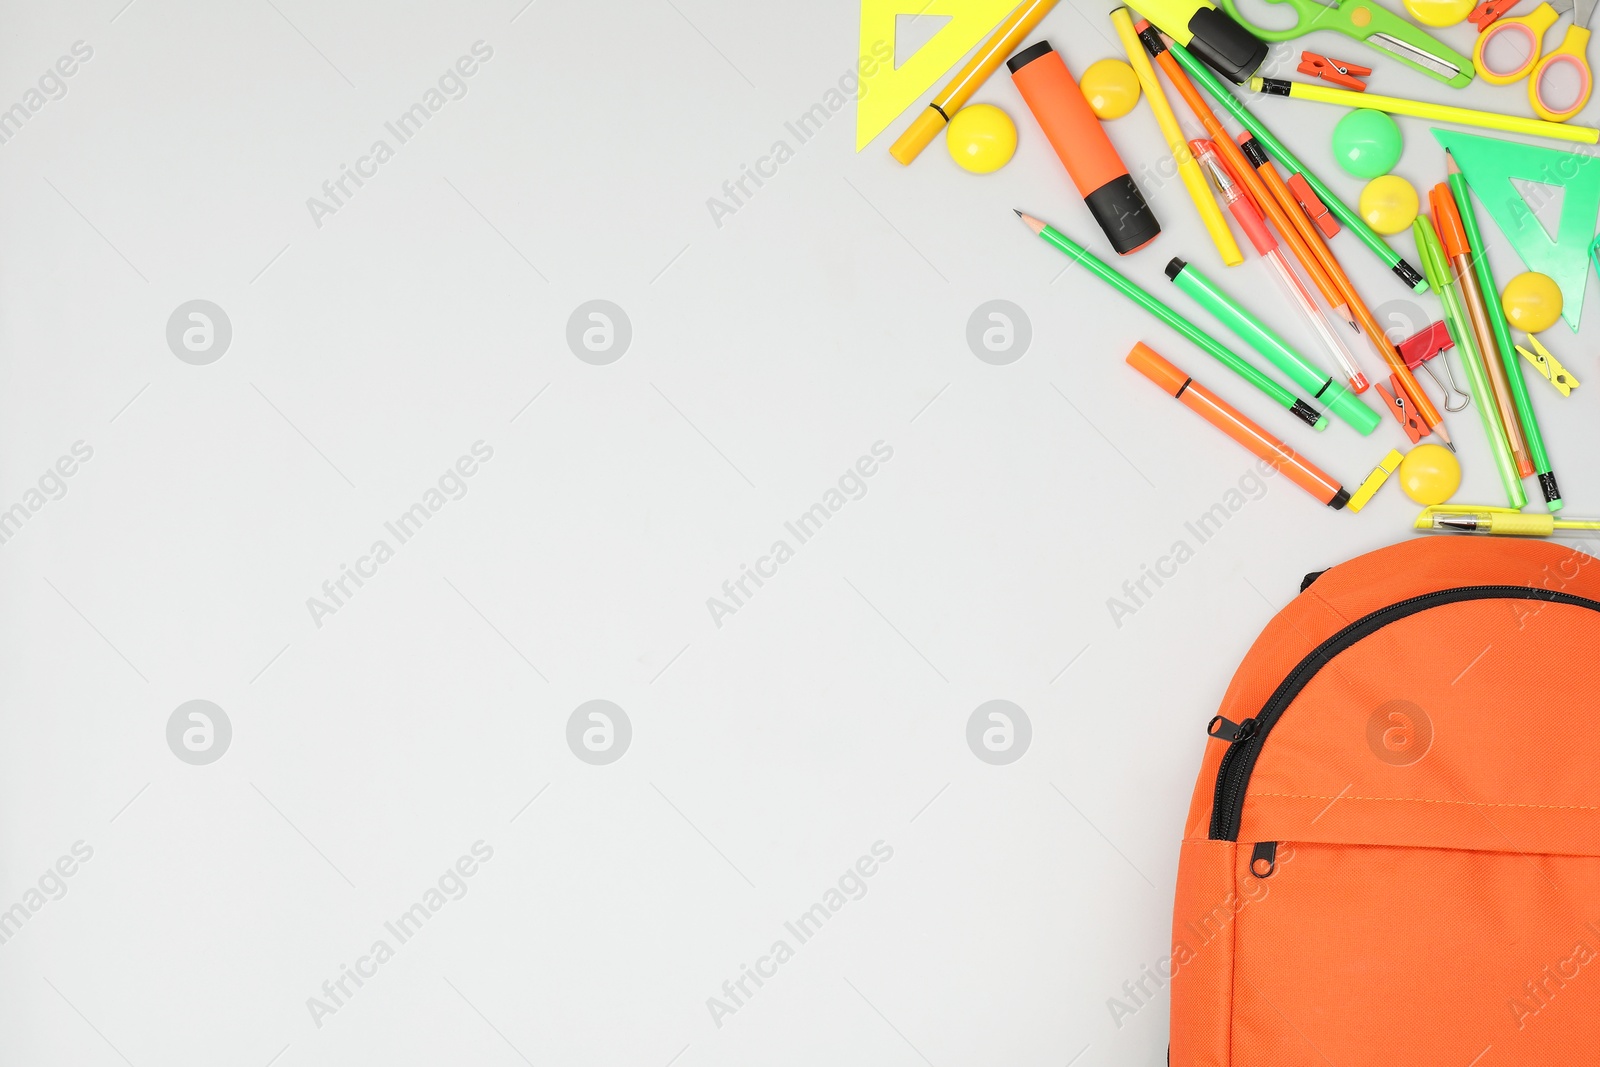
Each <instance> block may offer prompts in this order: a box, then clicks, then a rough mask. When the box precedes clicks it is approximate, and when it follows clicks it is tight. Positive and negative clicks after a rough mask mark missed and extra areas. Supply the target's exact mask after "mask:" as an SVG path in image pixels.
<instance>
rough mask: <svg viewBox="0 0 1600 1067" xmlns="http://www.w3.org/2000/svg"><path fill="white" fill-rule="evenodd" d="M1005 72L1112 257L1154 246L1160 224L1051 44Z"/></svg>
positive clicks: (1019, 57) (1025, 54) (1027, 51)
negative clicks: (1064, 169)
mask: <svg viewBox="0 0 1600 1067" xmlns="http://www.w3.org/2000/svg"><path fill="white" fill-rule="evenodd" d="M1006 66H1007V67H1008V68H1010V70H1011V80H1012V81H1013V82H1015V83H1016V86H1017V91H1018V92H1020V93H1021V94H1022V99H1023V100H1024V101H1025V102H1026V103H1027V105H1028V110H1029V111H1031V112H1033V117H1034V119H1036V120H1037V121H1038V123H1039V128H1040V129H1041V130H1043V131H1044V136H1045V139H1046V140H1047V141H1049V142H1050V146H1051V147H1052V148H1054V149H1055V150H1056V155H1057V156H1060V157H1061V163H1062V165H1063V166H1064V167H1066V168H1067V174H1068V175H1070V176H1071V178H1072V184H1073V185H1075V186H1077V187H1078V194H1079V195H1080V196H1082V197H1083V202H1084V203H1085V204H1088V205H1089V212H1090V214H1092V215H1093V216H1094V220H1095V221H1096V222H1098V223H1099V224H1100V229H1102V230H1103V231H1105V235H1106V239H1107V240H1108V241H1110V242H1111V247H1112V248H1113V249H1115V250H1116V252H1117V255H1119V256H1125V255H1127V254H1128V253H1129V252H1133V251H1135V250H1137V249H1140V248H1143V247H1144V246H1145V245H1147V244H1149V243H1150V242H1151V241H1153V240H1155V237H1156V234H1158V233H1160V232H1161V224H1160V223H1159V222H1157V221H1156V217H1155V213H1154V212H1152V211H1151V210H1150V205H1149V204H1146V203H1145V200H1144V196H1143V194H1141V193H1140V192H1139V187H1138V186H1137V185H1135V184H1134V181H1133V178H1132V177H1131V176H1130V175H1129V174H1128V166H1127V164H1126V163H1124V162H1122V157H1121V156H1119V155H1117V150H1116V149H1115V148H1114V147H1112V145H1111V138H1109V137H1107V136H1106V131H1105V130H1103V129H1101V128H1100V120H1099V119H1098V118H1096V117H1095V113H1094V111H1093V110H1091V109H1090V107H1089V102H1088V101H1087V100H1085V99H1084V96H1083V90H1081V89H1079V88H1078V83H1077V82H1076V81H1074V80H1073V78H1072V74H1071V73H1070V72H1069V71H1068V70H1067V65H1066V63H1064V62H1063V61H1062V59H1061V56H1060V54H1059V53H1058V52H1056V50H1055V49H1053V48H1051V47H1050V42H1049V41H1040V42H1039V43H1038V44H1035V45H1031V46H1029V47H1027V48H1024V49H1023V50H1022V51H1020V52H1018V53H1017V54H1016V55H1014V56H1012V57H1011V58H1010V59H1009V60H1007V61H1006Z"/></svg>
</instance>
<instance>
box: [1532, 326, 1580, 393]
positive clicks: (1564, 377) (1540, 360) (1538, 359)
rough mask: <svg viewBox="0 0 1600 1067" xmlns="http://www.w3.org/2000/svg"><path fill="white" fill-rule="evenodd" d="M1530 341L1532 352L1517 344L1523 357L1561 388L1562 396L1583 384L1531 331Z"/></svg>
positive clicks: (1550, 381)
mask: <svg viewBox="0 0 1600 1067" xmlns="http://www.w3.org/2000/svg"><path fill="white" fill-rule="evenodd" d="M1528 343H1529V344H1530V345H1532V346H1533V351H1532V352H1529V351H1528V350H1527V349H1526V348H1523V347H1522V346H1521V345H1518V346H1517V351H1518V352H1521V353H1522V358H1523V359H1525V360H1527V361H1528V362H1529V363H1532V364H1533V366H1534V369H1535V370H1537V371H1538V372H1539V373H1540V374H1542V375H1544V377H1545V380H1546V381H1548V382H1549V383H1550V384H1551V385H1553V386H1555V387H1556V388H1557V389H1559V390H1561V395H1562V396H1571V395H1572V391H1573V390H1574V389H1576V388H1577V387H1578V386H1580V385H1582V384H1583V383H1582V382H1580V381H1578V379H1576V378H1574V377H1573V376H1572V372H1571V371H1569V370H1567V368H1565V367H1563V366H1562V365H1561V361H1560V360H1558V359H1557V358H1556V357H1555V356H1552V355H1551V354H1550V350H1549V349H1548V348H1546V347H1545V346H1544V345H1542V344H1540V343H1539V339H1538V338H1537V337H1535V336H1533V334H1531V333H1530V334H1529V335H1528Z"/></svg>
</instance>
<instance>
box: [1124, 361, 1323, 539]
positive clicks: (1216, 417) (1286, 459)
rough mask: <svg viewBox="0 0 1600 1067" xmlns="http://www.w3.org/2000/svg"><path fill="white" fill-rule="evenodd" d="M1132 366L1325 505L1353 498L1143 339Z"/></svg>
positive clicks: (1130, 363) (1129, 362) (1129, 364)
mask: <svg viewBox="0 0 1600 1067" xmlns="http://www.w3.org/2000/svg"><path fill="white" fill-rule="evenodd" d="M1128 366H1130V367H1132V368H1133V369H1134V370H1136V371H1138V372H1139V373H1140V374H1142V375H1144V376H1145V377H1146V378H1149V379H1150V380H1151V381H1152V382H1155V383H1156V384H1157V385H1159V386H1161V388H1162V389H1164V390H1166V392H1167V394H1168V395H1169V396H1174V397H1177V398H1178V399H1179V400H1181V401H1183V406H1184V407H1186V408H1188V409H1189V410H1190V411H1193V412H1194V413H1195V414H1197V415H1199V416H1200V417H1201V418H1203V419H1205V420H1206V421H1207V422H1209V423H1210V424H1211V425H1213V426H1215V427H1216V428H1217V429H1219V430H1221V431H1222V432H1223V433H1225V434H1227V435H1228V436H1229V437H1231V438H1233V439H1234V440H1235V441H1237V442H1239V443H1240V444H1241V445H1244V447H1246V448H1248V449H1249V450H1250V451H1251V452H1253V453H1255V455H1256V457H1257V458H1258V459H1261V460H1264V461H1265V462H1267V463H1269V464H1271V465H1272V466H1273V467H1274V468H1276V469H1277V470H1281V471H1282V472H1283V473H1285V474H1287V475H1288V476H1289V480H1290V481H1291V482H1293V483H1294V484H1295V485H1298V486H1299V487H1300V488H1302V489H1304V490H1305V491H1306V492H1308V493H1310V494H1311V495H1312V496H1314V497H1316V498H1317V499H1318V500H1320V501H1322V502H1323V503H1324V504H1326V505H1328V506H1329V507H1330V508H1333V509H1334V510H1335V511H1338V510H1339V509H1340V508H1342V507H1344V506H1345V504H1346V503H1348V502H1349V500H1350V492H1349V490H1347V489H1345V488H1344V487H1343V486H1341V485H1340V484H1339V483H1338V482H1336V481H1334V480H1333V479H1332V478H1330V477H1328V476H1327V475H1326V474H1324V473H1323V472H1322V471H1321V470H1319V469H1318V468H1317V467H1315V466H1314V465H1312V464H1310V463H1308V462H1306V461H1305V460H1304V459H1302V458H1301V457H1300V455H1299V454H1298V453H1296V452H1295V450H1294V449H1292V448H1290V447H1289V446H1288V445H1286V444H1284V443H1283V442H1282V441H1280V440H1278V439H1277V438H1276V437H1274V436H1272V435H1271V434H1270V433H1268V432H1267V431H1266V430H1264V429H1262V428H1261V427H1260V426H1259V425H1258V424H1257V423H1256V422H1255V421H1254V420H1252V419H1251V418H1250V417H1249V416H1248V415H1246V414H1244V413H1243V412H1242V411H1240V410H1239V409H1238V408H1236V407H1234V406H1233V405H1232V404H1230V403H1228V402H1227V401H1226V400H1224V399H1222V398H1221V397H1220V396H1218V395H1217V394H1216V393H1213V392H1212V391H1211V390H1209V389H1207V388H1206V387H1205V386H1203V385H1201V384H1200V383H1199V382H1197V381H1195V380H1194V379H1193V378H1191V377H1189V375H1188V374H1186V373H1184V372H1183V371H1181V370H1179V369H1178V368H1177V367H1175V366H1173V365H1172V364H1171V363H1169V362H1167V360H1165V359H1164V358H1162V357H1161V356H1160V355H1159V354H1158V353H1157V352H1156V351H1155V350H1154V349H1152V348H1150V346H1148V345H1146V344H1145V343H1144V342H1142V341H1141V342H1139V343H1138V344H1136V345H1134V346H1133V351H1131V352H1129V353H1128Z"/></svg>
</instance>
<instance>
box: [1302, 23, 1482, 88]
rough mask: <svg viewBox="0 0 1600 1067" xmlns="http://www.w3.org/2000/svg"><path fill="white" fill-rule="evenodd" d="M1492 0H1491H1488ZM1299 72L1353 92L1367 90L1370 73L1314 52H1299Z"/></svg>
mask: <svg viewBox="0 0 1600 1067" xmlns="http://www.w3.org/2000/svg"><path fill="white" fill-rule="evenodd" d="M1489 2H1493V0H1489ZM1295 69H1297V70H1298V71H1299V72H1300V73H1301V74H1309V75H1311V76H1312V77H1313V78H1322V79H1324V80H1326V81H1330V82H1332V83H1333V84H1335V85H1342V86H1344V87H1345V88H1346V89H1350V90H1353V91H1354V92H1358V93H1364V92H1366V91H1367V83H1366V82H1364V81H1362V80H1361V79H1362V78H1366V77H1370V76H1371V75H1372V68H1371V67H1358V66H1356V65H1355V64H1354V63H1344V62H1341V61H1340V60H1337V59H1329V58H1328V57H1327V56H1321V55H1318V54H1317V53H1315V52H1301V53H1300V66H1299V67H1297V68H1295Z"/></svg>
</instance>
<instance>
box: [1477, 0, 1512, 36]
mask: <svg viewBox="0 0 1600 1067" xmlns="http://www.w3.org/2000/svg"><path fill="white" fill-rule="evenodd" d="M1516 6H1517V0H1483V3H1481V4H1479V5H1478V6H1477V7H1475V8H1473V9H1472V14H1470V15H1468V16H1467V21H1468V22H1470V23H1472V24H1473V25H1474V26H1476V27H1478V32H1479V33H1482V32H1483V31H1484V30H1487V29H1488V28H1489V27H1490V26H1493V25H1494V21H1495V19H1498V18H1499V17H1500V16H1501V15H1504V14H1505V13H1506V12H1507V11H1510V10H1511V9H1512V8H1514V7H1516Z"/></svg>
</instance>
